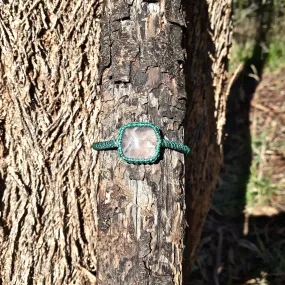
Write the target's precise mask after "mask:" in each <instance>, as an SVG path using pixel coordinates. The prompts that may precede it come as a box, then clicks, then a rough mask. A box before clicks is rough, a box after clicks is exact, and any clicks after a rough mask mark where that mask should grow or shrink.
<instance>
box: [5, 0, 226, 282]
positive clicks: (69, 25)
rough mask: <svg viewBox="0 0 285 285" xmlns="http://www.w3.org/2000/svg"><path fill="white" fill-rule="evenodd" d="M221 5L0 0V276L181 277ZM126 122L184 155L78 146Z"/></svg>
mask: <svg viewBox="0 0 285 285" xmlns="http://www.w3.org/2000/svg"><path fill="white" fill-rule="evenodd" d="M184 2H185V3H184ZM230 4H231V3H230V0H221V1H214V0H207V1H206V0H202V1H194V0H189V1H186V0H185V1H184V0H172V1H171V0H159V1H155V0H151V1H150V0H149V1H146V0H145V1H143V0H103V1H97V0H93V1H92V0H89V1H83V0H53V1H52V0H45V1H43V0H26V1H23V0H13V1H12V0H5V1H4V0H3V1H1V2H0V94H1V95H0V96H1V97H0V268H1V270H0V284H5V285H6V284H21V285H25V284H102V285H113V284H124V285H125V284H142V285H143V284H169V285H170V284H182V264H183V265H184V268H183V270H184V273H185V274H184V276H185V279H184V281H185V284H186V282H187V277H186V276H187V274H186V273H187V272H189V271H190V267H191V262H193V260H194V258H195V253H196V250H197V247H198V243H199V239H200V235H201V230H202V227H203V223H204V220H205V217H206V215H207V212H208V210H209V206H210V198H211V193H212V191H213V190H214V189H215V186H216V182H217V177H218V172H219V167H220V163H221V159H220V146H221V139H222V126H223V123H224V115H225V95H226V82H227V73H226V64H227V56H228V52H229V45H230V34H231V33H230V27H231V18H230V11H231V7H230ZM130 121H147V122H154V123H155V124H156V125H158V126H159V127H160V129H161V130H162V132H163V134H164V135H165V137H166V138H167V139H170V140H174V141H180V142H183V141H184V142H186V143H187V144H188V145H190V147H191V148H192V152H191V156H190V158H188V159H186V161H185V159H184V155H182V154H180V153H178V152H174V151H170V150H165V152H164V154H163V157H162V159H161V160H160V161H159V162H158V163H156V164H154V165H128V164H126V163H125V162H123V161H122V160H121V159H120V158H119V156H118V154H117V152H116V151H104V152H100V153H98V152H96V151H92V149H91V145H92V143H93V142H96V141H101V140H110V139H115V138H117V134H118V130H119V128H120V127H121V126H122V124H124V123H127V122H130ZM185 182H186V183H185ZM185 186H186V187H185ZM184 248H185V250H184ZM183 252H184V256H183Z"/></svg>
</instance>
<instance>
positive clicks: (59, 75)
mask: <svg viewBox="0 0 285 285" xmlns="http://www.w3.org/2000/svg"><path fill="white" fill-rule="evenodd" d="M100 9H101V8H100V6H99V5H98V1H95V0H94V1H89V2H88V4H87V5H85V3H84V1H73V0H68V1H58V3H55V2H54V1H32V0H30V1H25V2H23V1H20V0H19V1H5V2H3V3H1V4H0V45H1V47H0V49H1V51H0V60H1V63H0V65H1V71H0V73H1V74H0V75H1V76H0V78H1V79H0V80H1V82H0V88H1V104H0V109H1V113H0V115H1V117H0V125H1V128H2V129H3V130H5V138H4V139H2V138H3V136H1V141H0V145H1V146H0V151H2V153H3V152H5V155H4V157H3V158H2V157H1V164H0V166H1V172H0V173H1V183H3V184H4V186H2V185H1V191H3V192H2V193H1V198H2V201H1V208H0V211H1V216H0V219H1V222H0V228H1V234H0V245H1V252H0V254H1V256H0V262H1V272H0V276H1V280H2V282H3V284H32V283H33V280H36V284H71V283H72V282H73V281H74V282H75V284H83V283H84V282H89V283H90V281H91V283H92V282H93V283H94V282H95V281H94V280H95V275H94V270H95V269H96V268H95V267H96V257H95V246H94V244H96V221H95V216H96V215H95V212H96V199H95V197H96V194H95V190H96V188H95V184H96V175H95V173H94V170H95V165H96V155H95V154H93V153H92V151H91V144H92V142H93V141H94V140H95V138H96V137H97V128H96V118H97V115H98V109H99V108H98V107H99V101H98V100H97V99H96V95H97V91H96V89H97V87H96V83H97V79H98V76H97V74H98V71H97V62H98V59H97V57H98V46H99V45H98V41H99V31H100V26H99V22H98V17H99V14H100ZM1 156H2V155H1ZM87 201H88V202H87ZM23 213H25V215H24V216H23ZM20 221H21V222H20ZM4 248H5V250H3V249H4ZM34 283H35V282H34Z"/></svg>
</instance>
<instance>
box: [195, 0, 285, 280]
mask: <svg viewBox="0 0 285 285" xmlns="http://www.w3.org/2000/svg"><path fill="white" fill-rule="evenodd" d="M256 3H257V4H258V5H259V10H258V14H257V21H258V26H257V27H258V30H257V33H256V35H257V36H256V38H255V46H254V49H253V53H252V56H251V57H250V58H249V59H248V60H246V62H245V64H244V66H243V69H242V71H241V72H240V73H239V75H238V76H237V78H236V80H235V81H234V83H233V85H232V87H231V89H230V93H229V97H228V100H227V111H226V124H225V126H224V133H225V135H226V136H225V140H224V143H223V153H224V163H223V168H222V169H221V173H220V179H219V186H218V187H217V190H216V192H215V194H214V197H213V203H212V210H211V211H210V214H209V216H208V217H207V221H206V224H205V228H204V231H203V236H202V242H201V252H200V255H199V264H197V265H198V267H200V271H199V270H196V271H195V272H194V273H193V276H192V282H194V283H193V284H209V285H210V284H211V285H212V284H215V285H219V284H221V285H222V284H244V282H246V281H248V280H250V279H252V280H254V279H255V280H258V278H259V279H260V280H264V279H266V280H267V282H268V283H266V284H270V285H278V284H284V281H285V279H284V278H285V276H284V274H283V277H282V276H279V277H278V276H276V274H275V272H276V271H274V270H275V268H276V266H280V267H282V266H284V264H283V265H282V264H279V263H280V260H281V261H282V260H283V259H282V258H281V257H280V256H282V254H283V255H284V237H285V234H284V232H283V230H284V226H285V222H284V221H285V219H284V215H283V214H282V215H279V216H277V217H274V218H268V217H251V218H250V222H249V229H248V232H249V233H248V235H247V236H245V235H244V234H243V229H244V212H243V211H244V208H245V206H246V190H247V184H248V181H249V178H250V167H251V163H252V149H251V134H250V117H249V115H250V106H251V101H252V99H253V96H254V93H255V90H256V88H257V86H258V83H259V81H260V80H261V78H262V74H263V71H264V65H265V63H266V58H267V54H266V53H265V51H264V46H268V33H269V31H270V27H271V23H272V20H273V0H266V1H262V0H258V1H256ZM257 79H259V80H257ZM282 229H283V230H282ZM282 252H283V253H282ZM283 262H284V260H283ZM196 280H199V283H195V282H196ZM201 280H204V283H202V282H200V281H201ZM197 282H198V281H197ZM278 282H281V283H278ZM254 284H261V283H254Z"/></svg>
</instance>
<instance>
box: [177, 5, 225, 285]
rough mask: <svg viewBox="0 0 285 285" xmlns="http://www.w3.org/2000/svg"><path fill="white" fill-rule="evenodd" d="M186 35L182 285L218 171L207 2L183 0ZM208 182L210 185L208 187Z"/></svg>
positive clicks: (212, 47) (187, 281)
mask: <svg viewBox="0 0 285 285" xmlns="http://www.w3.org/2000/svg"><path fill="white" fill-rule="evenodd" d="M182 5H183V6H184V11H186V22H187V31H186V32H185V35H186V38H185V41H184V43H183V45H184V48H185V50H186V53H187V60H186V63H185V67H184V70H185V80H186V89H187V96H188V97H187V104H186V119H185V144H186V145H189V146H190V147H191V155H190V156H189V157H186V159H185V183H186V184H185V203H186V213H185V218H186V223H187V224H186V229H185V235H184V246H185V248H184V255H183V284H185V285H186V284H192V283H191V278H190V274H191V268H192V265H193V261H194V259H195V257H196V250H197V248H198V245H199V241H200V237H201V232H202V228H203V223H204V221H205V218H206V215H207V212H208V210H209V209H208V205H209V203H210V199H211V195H212V190H213V189H214V188H215V182H214V185H213V184H211V183H213V182H212V181H213V180H214V181H215V179H216V177H217V174H218V169H219V161H220V157H219V147H218V145H217V142H216V133H215V132H213V130H215V129H216V119H215V114H214V112H215V101H214V97H215V94H214V92H215V90H214V83H213V82H214V75H213V72H212V71H213V70H212V68H213V59H212V58H211V56H210V55H214V54H215V44H214V42H213V39H212V37H211V35H210V33H209V31H210V30H211V28H210V15H209V7H208V3H207V1H205V0H203V1H195V0H190V1H189V0H182ZM209 181H211V182H210V183H209Z"/></svg>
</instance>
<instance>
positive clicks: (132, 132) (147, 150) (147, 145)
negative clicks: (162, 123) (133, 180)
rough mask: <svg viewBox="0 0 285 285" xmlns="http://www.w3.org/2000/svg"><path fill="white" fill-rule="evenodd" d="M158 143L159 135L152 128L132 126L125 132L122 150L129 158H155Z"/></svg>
mask: <svg viewBox="0 0 285 285" xmlns="http://www.w3.org/2000/svg"><path fill="white" fill-rule="evenodd" d="M156 145H157V137H156V134H155V132H154V130H153V129H152V128H148V127H132V128H127V129H125V131H124V133H123V138H122V150H123V154H124V156H125V157H127V158H139V159H150V158H153V157H154V155H155V148H156Z"/></svg>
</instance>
